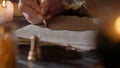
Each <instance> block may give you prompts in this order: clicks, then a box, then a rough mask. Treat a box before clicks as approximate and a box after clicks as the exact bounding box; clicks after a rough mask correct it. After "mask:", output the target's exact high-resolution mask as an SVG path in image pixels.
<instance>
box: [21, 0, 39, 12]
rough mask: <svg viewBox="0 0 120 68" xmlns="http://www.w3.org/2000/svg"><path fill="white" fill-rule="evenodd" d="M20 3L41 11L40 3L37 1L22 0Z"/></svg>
mask: <svg viewBox="0 0 120 68" xmlns="http://www.w3.org/2000/svg"><path fill="white" fill-rule="evenodd" d="M20 3H21V4H22V5H27V6H29V7H31V8H33V9H35V10H36V11H38V12H40V5H38V4H37V3H35V2H34V0H20Z"/></svg>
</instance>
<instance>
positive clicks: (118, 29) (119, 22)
mask: <svg viewBox="0 0 120 68" xmlns="http://www.w3.org/2000/svg"><path fill="white" fill-rule="evenodd" d="M115 29H116V32H117V33H118V34H120V16H119V17H118V18H117V19H116V21H115Z"/></svg>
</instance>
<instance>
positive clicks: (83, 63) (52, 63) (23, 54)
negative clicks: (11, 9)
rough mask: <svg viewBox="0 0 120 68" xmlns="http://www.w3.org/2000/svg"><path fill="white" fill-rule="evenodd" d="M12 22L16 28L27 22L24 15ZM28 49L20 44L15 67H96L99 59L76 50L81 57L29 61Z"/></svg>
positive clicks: (92, 53) (93, 54)
mask: <svg viewBox="0 0 120 68" xmlns="http://www.w3.org/2000/svg"><path fill="white" fill-rule="evenodd" d="M13 22H14V23H15V24H16V26H17V28H21V27H23V26H25V25H28V24H29V23H28V22H27V21H26V20H25V18H24V17H15V18H14V21H13ZM28 50H29V46H26V45H23V46H20V49H19V52H20V53H19V58H18V59H17V68H96V66H99V61H98V60H97V57H96V54H95V53H94V52H78V53H79V54H80V55H81V56H80V57H82V58H78V59H72V60H71V59H69V60H62V59H60V60H59V59H58V60H38V61H34V62H31V61H28V60H27V56H28Z"/></svg>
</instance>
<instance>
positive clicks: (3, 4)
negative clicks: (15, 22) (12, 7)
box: [1, 0, 7, 8]
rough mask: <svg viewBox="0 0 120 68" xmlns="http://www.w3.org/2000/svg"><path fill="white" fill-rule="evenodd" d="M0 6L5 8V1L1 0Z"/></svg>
mask: <svg viewBox="0 0 120 68" xmlns="http://www.w3.org/2000/svg"><path fill="white" fill-rule="evenodd" d="M1 6H2V7H3V8H5V7H6V6H7V5H6V1H5V0H3V1H2V4H1Z"/></svg>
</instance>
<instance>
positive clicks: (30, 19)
mask: <svg viewBox="0 0 120 68" xmlns="http://www.w3.org/2000/svg"><path fill="white" fill-rule="evenodd" d="M23 15H24V16H25V18H26V20H27V21H28V22H29V23H31V24H40V23H42V19H41V18H42V17H41V18H38V17H37V16H36V17H31V16H29V15H28V14H26V13H23ZM39 17H40V16H39Z"/></svg>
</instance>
